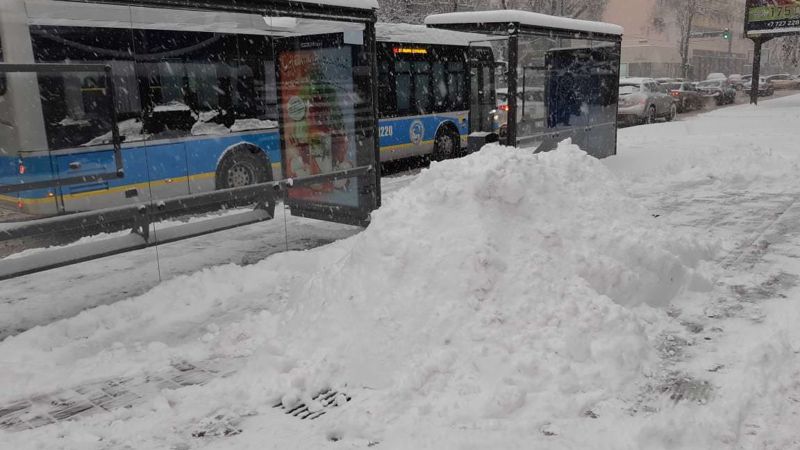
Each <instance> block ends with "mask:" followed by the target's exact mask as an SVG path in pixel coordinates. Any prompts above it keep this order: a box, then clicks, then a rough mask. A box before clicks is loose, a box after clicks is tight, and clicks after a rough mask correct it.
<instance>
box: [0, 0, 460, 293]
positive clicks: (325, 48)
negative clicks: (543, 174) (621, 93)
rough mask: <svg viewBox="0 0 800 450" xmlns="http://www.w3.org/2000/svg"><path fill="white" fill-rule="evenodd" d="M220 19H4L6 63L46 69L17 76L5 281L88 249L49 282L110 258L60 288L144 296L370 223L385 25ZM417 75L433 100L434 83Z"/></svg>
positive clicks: (139, 14) (33, 11)
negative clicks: (40, 257) (85, 286)
mask: <svg viewBox="0 0 800 450" xmlns="http://www.w3.org/2000/svg"><path fill="white" fill-rule="evenodd" d="M212 3H213V2H212ZM223 3H224V2H220V10H190V9H170V8H168V7H163V8H159V7H141V6H130V5H122V4H118V3H115V4H103V3H92V4H89V3H83V2H70V1H50V0H29V1H25V2H22V1H17V0H14V1H12V2H5V3H4V4H3V5H2V8H1V9H0V12H1V13H2V14H0V43H2V46H3V52H2V57H3V59H4V60H5V62H6V63H14V64H27V65H29V66H31V67H32V68H31V70H30V71H28V72H25V71H19V70H16V71H12V70H11V68H10V67H8V66H6V69H7V70H5V71H4V72H3V73H2V75H3V76H2V79H3V80H4V87H6V88H7V89H5V92H4V93H3V94H2V97H1V98H2V100H3V101H0V190H2V192H0V280H2V279H4V275H3V274H4V273H7V274H16V275H19V273H18V272H19V271H16V272H15V270H16V269H15V268H16V267H19V266H20V264H21V263H20V261H21V260H22V259H24V258H25V256H26V255H29V254H33V253H37V252H40V250H39V249H38V248H39V247H50V246H56V247H58V248H57V249H56V250H59V249H61V248H64V249H69V248H73V247H74V248H76V249H78V248H81V250H76V251H72V252H69V251H68V252H64V254H63V255H60V256H59V258H61V259H59V258H56V259H54V260H52V262H51V264H50V265H51V266H53V267H55V266H61V265H64V264H68V263H74V262H78V261H84V260H92V259H95V258H96V257H98V256H106V258H104V259H102V260H99V261H94V260H93V261H90V262H84V263H82V264H80V265H79V266H69V267H63V268H57V269H55V272H59V271H65V272H63V273H65V274H68V273H69V270H70V268H71V267H73V268H74V267H81V268H80V269H75V270H86V271H89V272H91V271H92V270H96V271H102V269H103V267H105V268H108V270H114V271H116V270H120V271H122V272H120V273H124V271H128V273H129V274H139V275H136V276H134V278H137V279H139V280H141V282H140V283H139V282H137V283H138V284H137V286H138V288H137V289H138V290H139V291H141V290H142V289H145V288H146V287H148V286H153V285H154V284H155V283H156V282H157V281H158V280H159V279H160V278H161V279H163V278H169V277H172V276H175V275H177V274H181V273H187V272H192V271H196V270H199V269H201V268H203V267H206V266H211V265H217V264H226V263H230V262H234V263H249V262H254V261H256V260H258V259H262V258H264V257H266V256H268V255H269V254H271V253H274V252H277V251H282V250H286V249H288V248H304V247H303V246H308V245H312V244H308V243H307V242H323V241H325V236H327V235H329V234H331V233H333V234H334V235H336V236H339V234H337V232H336V231H333V232H332V231H331V230H334V229H336V227H339V226H341V228H342V230H351V229H353V228H352V227H350V226H349V225H353V224H356V225H363V224H365V223H366V222H367V221H368V220H369V214H370V212H371V211H372V209H374V208H375V207H376V206H377V205H378V203H379V198H378V196H379V180H378V178H377V168H376V157H377V149H376V146H375V144H376V135H375V134H376V129H375V128H376V127H375V125H376V118H375V109H374V103H373V93H372V92H373V88H372V85H371V80H372V79H373V76H372V74H373V70H374V67H373V64H374V53H373V51H374V29H373V28H372V25H371V20H372V19H371V18H370V17H371V16H369V15H367V14H365V15H364V16H363V17H353V20H352V21H346V20H345V16H346V15H343V14H342V12H341V11H337V13H336V14H335V15H333V14H332V15H331V16H330V17H331V18H334V17H335V18H336V20H325V14H321V13H320V12H319V11H314V12H309V13H308V15H309V17H312V16H313V17H314V18H303V17H301V16H302V14H303V11H298V14H300V16H298V17H287V16H284V15H278V14H276V15H275V17H272V16H270V15H265V13H264V11H263V10H259V11H252V12H249V13H247V12H241V9H240V11H239V12H230V11H225V10H224V9H225V8H226V5H224V4H223ZM15 5H16V6H15ZM227 6H229V5H227ZM318 9H320V10H322V8H318ZM10 37H11V38H10ZM11 48H13V50H11V51H9V49H11ZM56 65H58V66H56ZM76 65H79V66H80V70H78V69H76V68H75V67H73V66H76ZM59 68H61V69H63V70H57V69H59ZM17 69H19V68H17ZM45 69H47V70H45ZM408 73H409V74H410V75H411V78H410V80H411V82H412V83H413V80H414V78H415V75H417V74H420V76H422V75H425V74H427V76H428V78H429V82H428V83H427V85H426V86H431V83H430V77H431V67H430V66H429V67H427V68H426V67H413V66H412V67H409V71H408ZM412 89H413V85H412ZM420 89H422V87H421V88H420ZM400 100H401V99H398V102H399V101H400ZM444 100H446V99H444ZM431 106H432V105H431ZM311 219H322V220H326V221H332V222H340V223H343V224H348V225H324V226H322V225H321V224H320V223H319V222H316V221H315V220H311ZM289 227H296V228H297V229H298V230H310V233H311V234H312V235H313V236H316V237H315V238H312V239H310V240H304V239H303V238H302V236H301V233H300V232H299V231H297V232H295V231H294V230H292V232H290V230H289ZM21 230H22V231H21ZM32 230H33V231H32ZM220 230H223V232H222V233H220V234H209V233H211V232H214V231H220ZM226 230H227V231H226ZM37 233H38V234H37ZM40 235H41V236H40ZM31 236H33V237H31ZM289 237H292V238H293V239H295V240H296V241H297V242H299V243H296V244H295V245H293V244H292V243H291V242H289V241H288V240H287V239H288V238H289ZM86 243H89V244H97V246H95V247H93V248H88V247H85V246H83V247H81V245H82V244H86ZM90 247H91V245H90ZM148 247H157V248H158V252H156V251H155V250H154V249H152V248H148ZM33 248H36V250H32V249H33ZM98 248H99V250H98ZM133 249H138V251H137V252H135V253H125V254H123V253H124V252H128V251H130V250H133ZM50 250H52V249H50ZM81 252H84V253H81ZM87 252H88V253H87ZM98 252H99V253H98ZM12 254H13V255H12ZM134 254H135V255H137V256H132V257H129V256H128V255H134ZM6 257H9V258H7V259H4V258H6ZM11 260H15V261H13V262H10V261H11ZM125 261H127V262H128V263H123V262H125ZM34 263H36V261H29V262H25V264H31V267H33V265H34ZM39 263H42V262H41V261H39ZM117 263H119V264H117ZM44 265H45V266H48V264H47V263H44ZM132 266H134V267H132ZM37 267H38V269H36V270H40V269H41V267H39V266H37ZM48 267H49V266H48ZM31 271H34V270H33V269H32V270H31ZM55 272H54V273H55ZM92 273H93V272H92ZM115 273H116V272H115ZM41 275H42V274H38V275H31V277H34V278H31V279H39V278H35V277H39V276H41ZM65 276H67V275H65ZM114 276H115V275H113V274H109V279H113V277H114ZM132 276H133V275H132ZM5 278H7V279H10V276H9V277H5ZM23 278H25V277H23ZM67 278H68V276H67ZM20 280H22V278H20ZM0 282H2V281H0ZM21 283H22V284H21V285H20V286H24V285H25V283H24V280H23V281H21ZM106 288H108V289H112V288H113V289H117V290H118V291H120V292H122V291H124V292H128V293H130V292H131V290H129V289H127V288H124V287H120V286H114V287H111V286H106ZM98 295H99V296H100V297H102V295H101V294H98ZM106 297H108V296H106ZM112 297H113V296H112ZM114 298H116V297H114Z"/></svg>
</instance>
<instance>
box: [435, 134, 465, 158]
mask: <svg viewBox="0 0 800 450" xmlns="http://www.w3.org/2000/svg"><path fill="white" fill-rule="evenodd" d="M459 150H460V149H459V147H458V141H457V140H456V138H455V137H454V135H453V133H452V132H451V131H449V130H442V131H440V132H439V134H438V135H436V140H435V141H434V144H433V159H434V161H444V160H445V159H450V158H452V157H454V156H456V155H458V153H459Z"/></svg>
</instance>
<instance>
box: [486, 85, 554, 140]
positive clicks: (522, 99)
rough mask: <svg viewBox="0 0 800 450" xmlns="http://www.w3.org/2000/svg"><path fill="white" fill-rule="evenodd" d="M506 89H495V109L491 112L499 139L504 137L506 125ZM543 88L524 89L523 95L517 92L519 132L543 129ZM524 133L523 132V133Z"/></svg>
mask: <svg viewBox="0 0 800 450" xmlns="http://www.w3.org/2000/svg"><path fill="white" fill-rule="evenodd" d="M508 109H509V108H508V89H505V88H500V89H497V109H495V110H494V111H492V112H491V114H492V115H493V116H494V117H493V119H494V122H495V123H496V124H497V125H496V126H497V127H498V128H499V133H500V137H503V136H505V130H506V126H507V124H508ZM544 121H545V105H544V88H541V87H535V88H534V87H526V88H525V92H524V95H523V93H522V92H517V124H518V129H519V130H528V129H535V128H537V127H538V128H544V126H545V123H544ZM524 132H525V131H524Z"/></svg>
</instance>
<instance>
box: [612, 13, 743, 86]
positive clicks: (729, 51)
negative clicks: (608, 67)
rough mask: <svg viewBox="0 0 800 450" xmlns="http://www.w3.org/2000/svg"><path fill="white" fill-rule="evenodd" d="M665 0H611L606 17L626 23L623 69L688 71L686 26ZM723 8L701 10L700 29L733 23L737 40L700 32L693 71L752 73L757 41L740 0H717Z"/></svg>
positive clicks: (694, 75) (695, 75)
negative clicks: (683, 44) (746, 28)
mask: <svg viewBox="0 0 800 450" xmlns="http://www.w3.org/2000/svg"><path fill="white" fill-rule="evenodd" d="M659 1H664V0H610V1H609V4H608V7H607V8H606V12H605V14H604V16H603V20H604V21H606V22H611V23H615V24H618V25H622V26H623V27H625V36H624V38H623V43H622V73H623V74H626V75H628V76H645V77H654V78H655V77H679V76H682V74H683V73H684V72H683V67H682V64H681V56H680V52H679V50H678V49H679V47H680V44H679V43H680V34H681V33H680V27H679V26H678V24H677V23H676V19H675V18H674V17H673V16H672V15H671V14H668V13H665V12H664V9H663V8H659ZM708 3H713V5H712V6H713V7H714V9H715V10H716V11H718V12H717V13H712V14H703V15H697V16H695V22H694V26H693V27H692V29H693V31H694V32H711V33H714V32H719V33H721V32H722V31H723V30H724V29H726V28H728V29H729V30H730V32H731V40H729V41H728V40H725V39H723V38H722V37H721V36H712V37H696V38H692V39H691V40H690V43H689V61H688V63H689V67H688V76H689V78H691V79H695V80H703V79H705V78H706V76H707V75H708V74H710V73H712V72H722V73H725V74H732V73H740V74H744V73H749V72H750V71H751V70H752V66H751V62H752V57H753V44H752V42H751V41H750V40H748V39H745V38H744V37H743V23H744V16H743V15H742V14H743V13H739V12H738V11H739V10H740V9H741V6H742V5H741V3H742V2H740V1H736V0H716V1H714V0H711V1H709V2H708Z"/></svg>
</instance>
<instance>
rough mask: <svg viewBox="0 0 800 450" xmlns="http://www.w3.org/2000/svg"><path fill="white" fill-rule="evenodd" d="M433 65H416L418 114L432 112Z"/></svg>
mask: <svg viewBox="0 0 800 450" xmlns="http://www.w3.org/2000/svg"><path fill="white" fill-rule="evenodd" d="M431 97H432V96H431V64H430V63H429V62H425V61H417V62H415V63H414V100H415V103H416V107H417V113H418V114H428V113H430V112H431V103H432V102H431V100H432V99H431Z"/></svg>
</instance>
